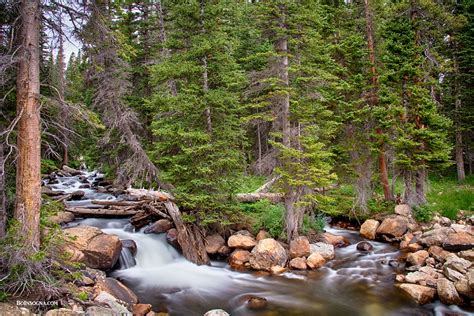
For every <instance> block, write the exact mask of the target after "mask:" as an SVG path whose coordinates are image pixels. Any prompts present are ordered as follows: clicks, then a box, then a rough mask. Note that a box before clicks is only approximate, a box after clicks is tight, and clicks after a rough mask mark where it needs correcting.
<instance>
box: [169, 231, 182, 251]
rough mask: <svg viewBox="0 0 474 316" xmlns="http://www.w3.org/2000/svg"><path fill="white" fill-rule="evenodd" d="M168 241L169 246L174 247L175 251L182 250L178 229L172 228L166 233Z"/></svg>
mask: <svg viewBox="0 0 474 316" xmlns="http://www.w3.org/2000/svg"><path fill="white" fill-rule="evenodd" d="M166 241H167V242H168V244H170V245H171V246H173V248H175V249H178V250H179V249H180V245H179V242H178V230H177V229H176V228H171V229H170V230H168V231H167V232H166Z"/></svg>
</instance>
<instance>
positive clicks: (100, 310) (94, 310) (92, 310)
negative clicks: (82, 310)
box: [86, 306, 127, 316]
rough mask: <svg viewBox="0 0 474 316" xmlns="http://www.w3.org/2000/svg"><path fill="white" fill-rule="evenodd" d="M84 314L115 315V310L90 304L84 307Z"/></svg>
mask: <svg viewBox="0 0 474 316" xmlns="http://www.w3.org/2000/svg"><path fill="white" fill-rule="evenodd" d="M126 315H127V314H126ZM86 316H117V312H115V311H114V310H112V309H110V308H106V307H100V306H91V307H88V308H87V309H86Z"/></svg>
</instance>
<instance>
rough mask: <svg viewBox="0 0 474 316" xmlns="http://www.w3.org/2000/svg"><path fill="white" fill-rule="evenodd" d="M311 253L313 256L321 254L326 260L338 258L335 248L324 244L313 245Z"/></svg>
mask: <svg viewBox="0 0 474 316" xmlns="http://www.w3.org/2000/svg"><path fill="white" fill-rule="evenodd" d="M310 252H311V254H313V253H315V252H317V253H319V254H320V255H321V256H322V257H323V258H324V259H325V260H332V259H334V257H335V256H336V253H335V251H334V246H333V245H331V244H325V243H323V242H317V243H314V244H311V245H310Z"/></svg>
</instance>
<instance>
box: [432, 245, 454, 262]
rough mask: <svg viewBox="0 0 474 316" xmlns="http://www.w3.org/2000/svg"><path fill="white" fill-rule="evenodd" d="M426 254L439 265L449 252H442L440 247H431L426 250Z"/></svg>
mask: <svg viewBox="0 0 474 316" xmlns="http://www.w3.org/2000/svg"><path fill="white" fill-rule="evenodd" d="M428 252H429V254H430V256H431V257H433V258H435V259H436V260H437V261H439V262H441V263H443V262H445V261H446V257H447V256H448V255H449V251H446V250H444V249H443V248H441V247H440V246H431V247H430V248H428Z"/></svg>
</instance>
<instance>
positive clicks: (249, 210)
mask: <svg viewBox="0 0 474 316" xmlns="http://www.w3.org/2000/svg"><path fill="white" fill-rule="evenodd" d="M241 209H242V212H243V213H244V215H246V216H247V217H248V218H249V219H250V222H251V224H252V227H253V230H254V232H257V231H258V230H259V229H265V230H266V231H267V232H268V233H270V235H271V236H272V237H274V238H284V237H285V232H284V230H285V225H284V220H283V216H284V213H285V208H284V207H283V205H282V204H271V203H270V202H269V201H267V200H261V201H258V202H255V203H242V204H241Z"/></svg>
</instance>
